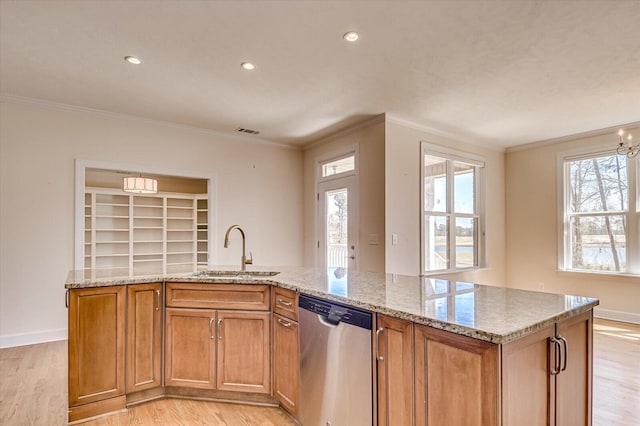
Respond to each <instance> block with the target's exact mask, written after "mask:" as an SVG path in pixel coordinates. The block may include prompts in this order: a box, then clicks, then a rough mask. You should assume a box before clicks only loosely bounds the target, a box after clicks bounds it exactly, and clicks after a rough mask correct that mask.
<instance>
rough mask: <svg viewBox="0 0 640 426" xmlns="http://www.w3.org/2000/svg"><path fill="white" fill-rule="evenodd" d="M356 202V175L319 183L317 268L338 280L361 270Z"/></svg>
mask: <svg viewBox="0 0 640 426" xmlns="http://www.w3.org/2000/svg"><path fill="white" fill-rule="evenodd" d="M357 205H358V203H357V197H356V178H355V176H354V175H352V176H345V177H340V178H336V179H332V180H326V181H324V182H320V183H319V184H318V222H319V223H318V249H319V250H318V267H319V268H321V269H323V270H324V269H325V268H326V269H327V273H328V274H329V275H330V276H336V277H337V278H338V279H339V278H340V276H341V275H343V274H345V273H346V270H347V269H352V270H357V269H358V246H357V244H358V223H357V214H356V208H357ZM332 274H333V275H332Z"/></svg>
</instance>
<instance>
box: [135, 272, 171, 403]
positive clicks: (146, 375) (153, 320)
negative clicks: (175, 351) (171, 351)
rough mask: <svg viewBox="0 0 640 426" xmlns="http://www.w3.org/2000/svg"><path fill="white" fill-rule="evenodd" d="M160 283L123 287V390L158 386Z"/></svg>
mask: <svg viewBox="0 0 640 426" xmlns="http://www.w3.org/2000/svg"><path fill="white" fill-rule="evenodd" d="M162 310H163V309H162V284H161V283H156V284H136V285H130V286H128V288H127V374H126V376H127V393H129V392H136V391H141V390H144V389H150V388H155V387H158V386H161V385H162V380H161V372H162V370H161V365H160V363H161V360H162Z"/></svg>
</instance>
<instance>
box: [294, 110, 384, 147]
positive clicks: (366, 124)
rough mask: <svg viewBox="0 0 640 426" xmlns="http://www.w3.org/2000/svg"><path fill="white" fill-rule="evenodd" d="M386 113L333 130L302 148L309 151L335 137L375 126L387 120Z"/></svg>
mask: <svg viewBox="0 0 640 426" xmlns="http://www.w3.org/2000/svg"><path fill="white" fill-rule="evenodd" d="M385 115H386V114H385V113H382V114H378V115H376V116H375V117H373V118H368V119H366V120H363V121H360V122H359V123H356V124H354V125H351V126H349V127H347V128H344V129H342V130H338V131H336V132H333V133H331V134H329V135H327V136H323V137H322V138H320V139H318V140H316V141H313V142H309V143H308V144H305V145H303V146H302V150H303V151H307V150H310V149H313V148H315V147H317V146H320V145H324V144H325V143H329V142H331V141H333V140H335V139H338V138H341V137H343V136H347V135H348V134H351V133H353V132H355V131H356V130H360V129H362V128H364V127H369V126H373V125H374V124H377V123H382V122H384V121H385Z"/></svg>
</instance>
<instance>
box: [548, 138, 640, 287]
mask: <svg viewBox="0 0 640 426" xmlns="http://www.w3.org/2000/svg"><path fill="white" fill-rule="evenodd" d="M615 154H616V150H615V148H611V146H610V145H606V146H605V145H599V146H591V147H585V148H578V149H573V150H568V151H561V152H558V154H557V206H558V212H557V218H558V219H557V226H558V271H560V272H563V273H570V274H587V275H596V276H597V275H603V276H619V277H637V276H638V275H640V197H638V196H637V195H638V194H639V193H640V156H638V157H636V158H635V159H631V161H630V163H632V164H635V166H633V165H632V166H631V167H629V168H628V169H627V173H628V179H629V199H628V201H629V211H628V212H627V214H626V219H627V229H628V231H627V232H628V235H629V236H632V235H635V236H636V237H635V241H633V240H632V239H631V238H628V239H627V252H628V259H627V260H628V268H627V269H628V272H615V271H612V272H610V271H590V270H582V269H571V268H568V267H566V266H565V265H570V264H571V261H570V259H569V254H568V251H567V247H569V244H570V242H569V238H570V235H569V227H568V226H567V218H568V216H567V215H566V213H565V212H566V209H567V205H568V203H569V194H568V193H567V191H565V189H566V183H565V182H566V179H567V177H568V176H567V170H566V168H565V162H566V161H572V160H580V159H585V158H594V157H598V156H607V155H615ZM632 206H635V208H636V211H635V213H633V212H631V208H632ZM634 214H635V216H636V217H635V218H634Z"/></svg>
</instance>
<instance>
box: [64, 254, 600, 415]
mask: <svg viewBox="0 0 640 426" xmlns="http://www.w3.org/2000/svg"><path fill="white" fill-rule="evenodd" d="M236 269H237V268H233V267H223V266H220V267H216V268H215V272H211V273H206V272H195V273H184V274H175V275H158V276H139V277H119V276H116V275H112V274H110V273H109V271H104V270H102V271H88V272H87V273H84V272H77V271H72V272H71V273H70V274H69V277H68V279H67V282H66V284H65V287H66V288H67V289H68V290H69V291H70V294H69V299H68V300H69V306H70V311H69V314H70V318H69V390H70V407H71V408H70V416H69V420H70V421H72V422H73V421H81V420H83V419H86V418H88V417H91V416H94V415H98V414H100V413H104V412H108V411H113V410H118V409H123V408H125V407H126V406H127V405H131V404H135V403H140V402H144V401H146V400H150V399H154V398H160V397H166V396H178V397H194V398H209V399H221V400H241V401H245V402H248V403H257V404H278V403H280V404H281V405H282V406H283V407H284V408H285V409H287V410H288V411H289V412H290V413H292V414H293V415H294V416H295V414H296V408H297V404H296V401H297V398H298V397H300V398H304V395H297V394H296V392H295V389H297V388H298V382H297V378H296V377H294V376H296V369H297V366H295V364H296V363H297V360H298V357H297V354H296V353H295V352H297V351H298V346H297V322H296V321H297V316H296V315H297V309H294V308H297V306H295V305H297V299H296V295H297V294H306V295H311V296H316V297H320V298H323V299H326V300H331V301H334V302H339V303H343V304H346V305H349V306H353V307H357V308H360V309H364V310H367V311H370V312H373V313H375V314H376V315H374V325H375V329H376V330H377V332H376V334H375V336H376V338H374V339H372V354H373V355H372V357H373V361H374V363H373V365H374V369H373V370H374V371H372V375H373V378H374V381H373V383H374V395H375V397H374V400H375V402H376V403H377V404H374V419H377V424H379V425H386V424H394V425H397V424H408V425H410V424H420V425H422V424H429V425H437V424H447V425H455V424H478V425H488V424H491V425H493V424H495V425H520V424H558V425H560V424H590V418H591V412H590V410H591V408H590V407H591V370H592V365H591V359H592V349H591V347H592V338H591V336H592V309H593V307H594V306H596V305H597V304H598V300H597V299H593V298H588V297H581V296H568V295H555V294H548V293H538V292H530V291H523V290H516V289H509V288H502V287H494V286H486V285H479V284H474V283H466V282H455V281H448V280H443V279H437V278H426V277H410V276H402V275H394V274H376V273H357V272H347V271H344V270H340V269H338V270H330V271H329V272H328V273H327V272H323V271H318V270H315V269H310V268H297V267H274V268H260V267H253V268H250V269H249V272H248V273H246V274H240V273H238V272H236ZM269 271H274V272H278V274H277V275H273V276H271V275H268V274H267V272H269ZM250 274H257V275H250ZM214 288H215V289H217V290H219V291H215V292H214V291H212V289H214ZM125 289H126V290H125ZM136 290H140V291H136ZM253 290H255V291H253ZM96 294H97V296H96ZM212 294H215V295H212ZM276 295H277V296H276ZM136 307H138V308H140V309H138V310H136V309H135V308H136ZM145 307H146V309H145ZM287 307H288V308H290V312H289V311H287V310H286V308H287ZM282 309H284V312H283V311H282ZM107 318H110V320H109V321H107ZM278 321H279V322H278ZM85 322H86V323H87V324H85ZM88 323H93V324H99V328H100V330H99V331H96V330H91V332H88V330H87V329H86V328H87V326H88ZM132 323H134V324H132ZM283 323H284V324H288V325H287V331H291V330H295V333H291V332H290V333H289V334H287V335H284V334H282V333H280V332H279V331H278V330H279V329H278V328H277V327H278V325H279V324H283ZM234 324H235V325H236V327H235V331H236V332H238V333H240V332H243V333H247V332H248V333H250V334H249V340H247V336H246V335H244V336H243V337H242V339H241V340H238V341H237V342H234V335H233V333H234ZM118 330H119V331H118ZM194 330H201V332H196V331H194ZM247 330H249V331H247ZM132 335H133V336H132ZM99 336H103V337H99ZM136 336H137V337H138V340H136V338H135V337H136ZM281 337H282V338H286V339H288V340H286V341H285V343H286V344H285V345H284V346H282V345H280V341H279V339H280V338H281ZM101 339H105V341H101ZM252 339H253V340H252ZM202 341H205V343H202ZM249 341H252V342H254V343H253V344H252V346H251V348H253V349H252V353H254V354H257V355H255V357H254V358H251V359H242V360H240V362H238V364H237V365H238V366H241V365H242V366H245V365H247V364H246V363H247V362H252V363H253V364H252V365H256V371H257V373H256V374H255V375H254V376H252V375H251V374H248V373H247V372H246V371H245V370H246V368H244V367H243V368H240V367H239V368H238V369H235V370H234V367H233V365H234V359H235V358H234V357H236V356H237V353H242V352H243V351H242V346H241V345H242V344H243V342H245V343H246V342H249ZM163 342H164V344H163ZM198 342H200V343H198ZM256 342H257V343H256ZM109 344H110V345H111V346H112V347H113V350H114V352H115V354H116V356H115V357H114V358H115V360H111V359H109V360H106V361H108V362H106V364H105V360H104V358H107V357H106V356H104V353H96V351H95V349H97V348H100V347H103V348H105V347H109ZM153 344H155V345H156V347H157V349H155V351H151V350H150V349H148V348H150V347H152V346H153ZM194 345H195V346H194ZM198 345H199V346H198ZM203 345H204V346H206V347H204V346H203ZM234 345H235V346H234ZM185 346H189V347H190V349H189V350H188V351H184V350H182V351H181V350H180V349H181V348H184V347H185ZM193 347H199V349H198V351H199V353H200V354H206V357H205V358H206V359H204V360H203V359H202V358H203V357H201V356H199V357H196V358H193V357H192V356H190V355H192V354H190V352H193ZM91 348H93V349H91ZM255 348H260V349H259V350H257V351H256V350H255ZM283 348H286V350H285V351H283ZM142 349H144V350H142ZM138 352H142V353H143V354H142V355H141V354H139V353H138ZM245 352H246V351H245ZM108 353H110V352H108ZM284 355H286V356H284ZM91 357H96V358H94V359H93V360H92V361H91V362H89V358H91ZM109 357H111V355H109ZM258 358H260V359H258ZM125 359H126V361H125ZM283 359H284V361H283ZM96 360H98V361H99V362H98V361H96ZM221 360H225V362H226V364H225V365H222V364H221ZM96 363H98V364H101V365H102V367H101V370H100V371H101V372H108V374H103V375H101V374H98V375H97V377H101V376H104V377H103V378H104V380H105V381H106V382H109V381H111V382H110V383H107V385H106V386H103V387H101V385H100V384H99V383H98V382H99V380H98V379H97V378H96V377H94V378H93V379H91V380H89V382H87V380H88V379H87V378H86V377H84V376H87V375H88V374H89V373H95V372H93V371H92V370H91V368H92V367H91V365H94V364H96ZM198 363H199V364H198ZM125 364H126V366H125ZM194 365H196V366H199V368H200V370H207V371H206V372H205V373H206V374H204V373H203V374H204V375H203V376H202V377H200V376H198V375H199V374H200V372H198V373H197V374H196V373H194V372H193V371H192V370H191V369H192V368H194ZM274 366H275V368H273V367H274ZM278 366H290V367H291V368H289V369H288V370H289V371H284V372H283V371H279V370H278ZM152 370H153V372H152ZM271 370H273V371H271ZM141 372H148V374H147V373H145V374H142V373H141ZM271 372H272V373H273V374H272V375H271V374H270V373H271ZM138 373H140V374H138ZM136 374H138V375H139V376H140V377H138V378H137V379H136V377H134V376H135V375H136ZM142 376H144V377H142ZM114 377H115V378H114ZM120 378H121V379H120ZM125 379H126V380H125ZM245 379H246V380H245ZM243 380H244V381H243ZM125 381H126V382H127V384H126V385H125ZM245 382H246V383H245ZM272 382H273V386H272ZM72 388H73V389H74V392H72ZM103 388H104V389H103ZM287 388H288V389H287ZM77 389H84V390H81V391H79V392H76V391H75V390H77ZM292 389H294V390H293V391H292ZM287 390H288V391H287ZM105 401H106V402H105Z"/></svg>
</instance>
